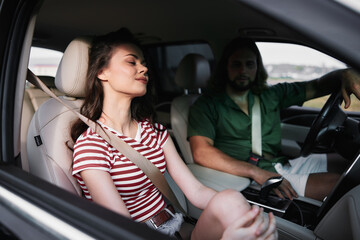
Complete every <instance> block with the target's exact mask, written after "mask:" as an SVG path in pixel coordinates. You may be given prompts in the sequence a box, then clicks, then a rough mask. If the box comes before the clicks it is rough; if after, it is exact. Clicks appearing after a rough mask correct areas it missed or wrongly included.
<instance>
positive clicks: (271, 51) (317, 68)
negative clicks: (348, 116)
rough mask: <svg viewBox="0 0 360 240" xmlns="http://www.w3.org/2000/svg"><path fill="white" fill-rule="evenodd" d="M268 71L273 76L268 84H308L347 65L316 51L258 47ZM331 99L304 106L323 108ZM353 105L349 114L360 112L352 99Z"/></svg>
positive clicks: (290, 46)
mask: <svg viewBox="0 0 360 240" xmlns="http://www.w3.org/2000/svg"><path fill="white" fill-rule="evenodd" d="M257 45H258V47H259V50H260V52H261V55H262V57H263V62H264V65H265V68H266V70H267V72H268V74H269V79H268V83H269V84H276V83H280V82H294V81H308V80H312V79H315V78H318V77H321V76H322V75H324V74H326V73H328V72H331V71H334V70H336V69H342V68H346V65H345V64H344V63H342V62H340V61H338V60H336V59H334V58H332V57H330V56H328V55H326V54H323V53H321V52H319V51H316V50H314V49H311V48H308V47H305V46H302V45H296V44H286V43H265V42H259V43H257ZM328 97H329V96H324V97H321V98H316V99H313V100H310V101H307V102H305V103H304V105H303V106H306V107H313V108H322V106H323V105H324V103H325V102H326V100H327V99H328ZM351 100H352V104H351V106H350V109H347V110H348V111H360V102H359V101H358V100H357V99H356V97H355V96H353V95H352V96H351Z"/></svg>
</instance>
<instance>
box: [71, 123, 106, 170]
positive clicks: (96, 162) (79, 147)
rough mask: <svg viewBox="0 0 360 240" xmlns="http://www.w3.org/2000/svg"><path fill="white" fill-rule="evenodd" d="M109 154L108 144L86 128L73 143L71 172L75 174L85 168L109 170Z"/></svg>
mask: <svg viewBox="0 0 360 240" xmlns="http://www.w3.org/2000/svg"><path fill="white" fill-rule="evenodd" d="M111 156H112V153H111V152H109V147H108V144H107V143H106V142H105V141H104V140H103V139H102V138H101V137H100V136H98V135H97V134H93V133H91V131H90V130H89V129H88V130H87V131H86V132H85V133H83V134H82V135H81V136H80V137H79V138H78V139H77V141H76V143H75V146H74V154H73V172H72V174H73V175H75V174H77V173H79V172H81V171H83V170H87V169H96V170H102V171H106V172H110V169H111V165H112V164H111V163H112V160H111Z"/></svg>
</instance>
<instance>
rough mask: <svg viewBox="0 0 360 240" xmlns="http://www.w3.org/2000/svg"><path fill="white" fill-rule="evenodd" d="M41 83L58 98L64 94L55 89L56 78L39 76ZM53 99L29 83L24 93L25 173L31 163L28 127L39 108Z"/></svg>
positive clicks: (22, 133)
mask: <svg viewBox="0 0 360 240" xmlns="http://www.w3.org/2000/svg"><path fill="white" fill-rule="evenodd" d="M38 77H39V78H40V79H41V81H42V82H43V83H44V84H45V85H46V86H47V87H48V88H49V89H50V90H51V91H53V92H54V93H55V94H56V95H57V96H60V95H62V93H61V92H60V91H59V90H57V89H56V87H55V77H52V76H45V75H42V76H38ZM50 98H51V97H50V96H49V95H47V94H46V93H44V92H43V91H42V90H40V89H39V88H37V87H35V86H34V85H32V84H31V83H29V82H27V83H26V86H25V92H24V100H23V108H22V114H21V166H22V169H23V170H25V171H29V163H28V159H27V151H26V138H27V132H28V127H29V124H30V121H31V119H32V117H33V116H34V113H35V112H36V111H37V110H38V108H39V106H40V105H41V104H43V103H44V102H46V101H47V100H48V99H50Z"/></svg>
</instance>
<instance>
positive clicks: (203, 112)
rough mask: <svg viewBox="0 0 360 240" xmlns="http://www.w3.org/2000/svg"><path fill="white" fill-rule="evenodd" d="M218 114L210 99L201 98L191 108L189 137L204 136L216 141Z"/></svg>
mask: <svg viewBox="0 0 360 240" xmlns="http://www.w3.org/2000/svg"><path fill="white" fill-rule="evenodd" d="M216 119H217V112H216V110H215V105H214V103H213V101H212V99H211V98H210V97H204V96H201V97H199V98H198V100H197V101H196V102H195V103H194V104H193V105H192V106H191V107H190V110H189V119H188V129H187V137H188V138H189V137H192V136H204V137H208V138H210V139H213V140H214V139H215V134H216V130H215V126H216Z"/></svg>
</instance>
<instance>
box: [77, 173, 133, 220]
mask: <svg viewBox="0 0 360 240" xmlns="http://www.w3.org/2000/svg"><path fill="white" fill-rule="evenodd" d="M80 175H81V177H82V179H83V180H84V182H85V185H86V187H87V188H88V189H89V192H90V195H91V197H92V199H93V201H94V202H96V203H98V204H100V205H101V206H103V207H105V208H108V209H110V210H112V211H114V212H117V213H119V214H121V215H123V216H126V217H128V218H131V216H130V213H129V211H128V210H127V208H126V206H125V203H124V202H123V200H122V199H121V196H120V194H119V193H118V191H117V189H116V187H115V185H114V182H113V180H112V178H111V176H110V174H109V173H108V172H105V171H101V170H92V169H88V170H83V171H81V172H80Z"/></svg>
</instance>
